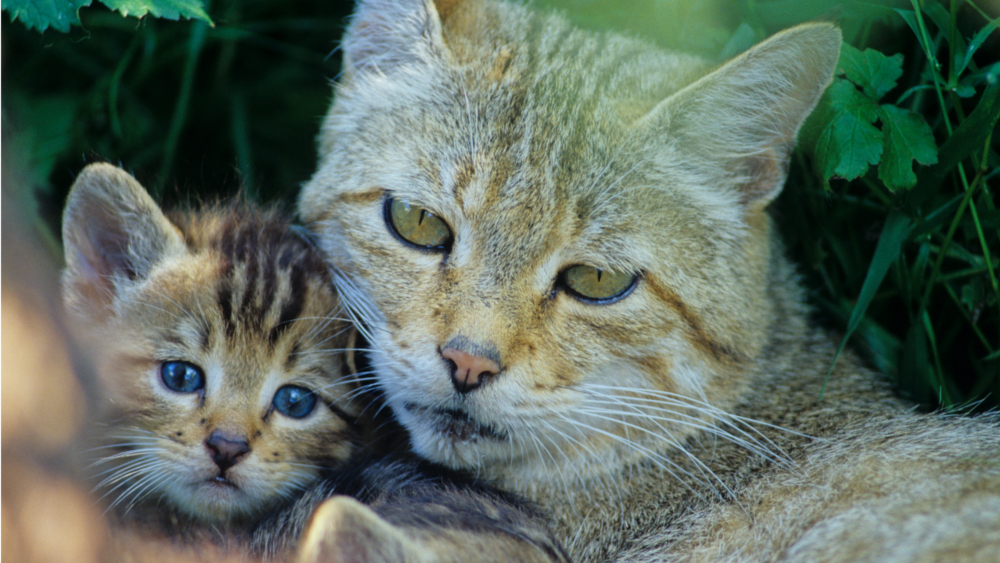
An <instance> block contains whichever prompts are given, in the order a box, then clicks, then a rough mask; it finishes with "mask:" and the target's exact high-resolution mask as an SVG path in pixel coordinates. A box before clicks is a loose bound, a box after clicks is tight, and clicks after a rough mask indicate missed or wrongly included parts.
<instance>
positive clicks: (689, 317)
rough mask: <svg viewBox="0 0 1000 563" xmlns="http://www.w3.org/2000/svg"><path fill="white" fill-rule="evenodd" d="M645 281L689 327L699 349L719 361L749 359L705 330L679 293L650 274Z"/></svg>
mask: <svg viewBox="0 0 1000 563" xmlns="http://www.w3.org/2000/svg"><path fill="white" fill-rule="evenodd" d="M643 281H644V282H645V283H646V284H647V285H648V286H649V288H650V290H652V292H653V295H655V296H656V297H657V298H658V299H660V301H662V302H663V303H664V304H666V305H667V306H668V307H670V308H671V309H672V310H673V311H674V312H675V313H677V315H678V316H679V317H680V318H681V319H682V320H683V321H684V324H686V325H687V327H688V334H689V335H690V337H691V339H690V342H691V343H692V344H694V345H695V347H697V348H698V349H699V350H701V351H702V352H706V353H708V354H709V355H711V356H712V357H713V358H715V360H716V361H718V362H726V363H744V362H747V361H748V360H749V358H747V357H746V356H745V355H743V354H742V353H740V352H738V351H736V350H733V349H732V348H730V347H729V346H726V345H725V344H723V343H721V342H719V341H717V340H715V339H714V338H713V337H712V335H711V334H709V333H708V332H707V331H705V329H704V328H703V326H702V321H701V318H700V317H699V316H698V315H697V314H696V313H695V312H693V311H691V310H690V309H688V307H687V305H685V304H684V301H682V300H681V298H680V296H679V295H677V294H676V293H674V292H673V291H672V290H670V289H668V288H666V287H662V286H660V285H659V284H657V283H656V281H654V280H653V277H652V276H650V275H649V274H646V275H645V276H643Z"/></svg>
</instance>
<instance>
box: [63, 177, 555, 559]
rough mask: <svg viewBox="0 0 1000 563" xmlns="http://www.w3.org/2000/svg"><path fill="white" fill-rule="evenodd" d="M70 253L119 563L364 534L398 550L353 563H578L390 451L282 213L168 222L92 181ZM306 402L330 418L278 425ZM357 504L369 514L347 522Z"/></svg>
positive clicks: (254, 550) (466, 485) (524, 521)
mask: <svg viewBox="0 0 1000 563" xmlns="http://www.w3.org/2000/svg"><path fill="white" fill-rule="evenodd" d="M64 241H65V250H66V257H67V270H66V272H65V273H64V280H63V281H64V299H65V301H66V303H67V305H68V307H69V309H70V310H71V312H72V314H73V321H74V323H73V324H74V325H75V326H74V328H75V329H77V332H78V333H79V336H80V338H81V339H82V340H83V341H84V342H85V343H86V344H87V346H88V349H89V350H91V351H92V353H93V358H94V360H95V365H96V367H97V370H98V373H99V376H100V379H101V382H102V385H103V387H102V388H101V389H100V390H99V392H98V393H97V395H99V396H101V397H102V402H103V404H102V405H101V406H102V407H103V408H102V415H103V420H102V421H101V422H102V424H101V425H100V426H99V427H97V428H94V429H92V431H91V432H90V433H91V434H93V435H94V437H95V440H96V441H97V443H98V444H100V445H101V446H102V447H99V448H98V449H95V450H92V451H91V455H92V457H93V458H94V462H95V463H94V466H93V467H95V468H96V469H95V473H98V476H97V478H96V481H95V483H98V486H97V490H98V492H99V493H100V494H102V495H104V496H103V497H102V500H105V503H103V504H105V505H107V507H108V508H109V510H108V512H107V514H108V517H109V520H111V521H112V544H113V547H112V548H111V550H110V551H111V555H109V558H111V559H118V558H120V559H122V560H129V559H142V558H143V557H146V555H144V554H148V553H150V552H154V551H155V547H150V546H156V545H157V544H159V543H166V544H168V545H171V546H174V547H170V548H169V549H167V550H166V551H164V557H165V558H168V559H169V560H185V559H186V558H187V556H186V555H185V553H187V549H188V548H189V547H191V550H192V555H191V557H190V559H191V560H199V561H200V560H211V559H213V558H214V557H216V556H218V557H225V558H226V559H227V560H228V559H229V558H233V559H242V558H248V559H258V558H263V559H268V560H270V559H280V560H292V559H295V560H297V561H302V562H303V563H305V562H313V561H326V560H327V559H326V558H324V557H322V556H318V557H317V556H316V555H315V554H313V555H309V554H307V553H306V552H307V551H309V549H311V546H310V544H309V542H307V543H306V545H304V546H302V547H301V549H299V547H300V546H299V543H300V538H301V536H302V535H303V533H306V532H308V531H309V530H315V529H325V528H324V527H325V526H327V525H329V524H331V523H332V522H335V519H336V518H338V517H348V518H354V519H355V520H354V521H356V522H360V523H361V524H362V525H363V526H366V527H364V528H362V529H359V530H355V531H356V532H357V533H358V534H360V535H363V536H373V537H374V536H377V537H381V538H384V539H385V540H386V543H385V545H386V546H394V547H393V549H391V550H389V551H386V552H381V551H372V552H353V553H344V554H342V555H344V558H343V559H339V560H342V561H356V562H358V563H361V562H378V561H385V562H394V561H402V560H407V561H421V560H422V559H421V558H422V557H423V554H424V553H436V554H437V555H438V557H437V558H438V560H441V561H445V560H451V561H468V560H470V559H471V558H473V557H475V558H476V559H479V560H484V561H489V560H491V559H490V558H491V557H492V558H495V559H492V560H496V561H503V560H514V559H516V560H523V561H539V562H545V561H567V560H568V559H567V557H566V556H565V554H564V552H563V551H562V548H561V547H560V546H559V543H558V541H556V540H555V539H554V538H553V536H552V534H551V532H550V531H549V528H548V527H547V525H546V523H545V522H544V520H542V518H541V517H540V516H539V514H538V513H536V512H535V511H534V509H532V508H531V507H530V506H528V505H527V504H526V503H525V502H524V501H522V500H520V499H517V498H515V497H513V496H511V495H504V494H501V493H498V492H496V491H494V490H492V489H490V488H489V487H487V486H485V485H483V484H482V483H477V482H475V481H474V480H471V479H469V478H467V477H465V476H462V475H458V474H455V473H451V472H448V471H445V470H442V469H440V468H435V467H433V466H431V465H429V464H426V463H419V462H417V461H415V460H414V459H412V458H410V457H407V456H405V455H403V454H400V453H399V452H395V451H394V450H392V449H391V448H389V447H388V446H386V445H385V444H384V443H383V441H382V440H379V439H378V435H379V434H387V433H388V432H390V431H391V428H393V427H391V426H390V427H389V429H390V430H386V429H385V428H383V427H381V426H380V425H381V424H383V423H385V421H384V420H378V419H376V418H375V417H373V413H374V412H375V411H376V410H377V405H371V404H369V401H370V398H369V397H368V396H367V395H366V394H362V393H360V392H359V383H358V382H357V381H355V380H354V379H353V378H352V377H350V376H348V375H347V372H348V370H347V368H346V366H345V364H344V356H345V354H344V352H345V349H344V348H345V347H346V346H347V345H348V343H349V339H348V332H347V329H348V325H347V321H346V318H345V317H343V316H338V315H339V313H340V305H339V300H338V298H337V295H336V293H335V291H334V288H333V286H332V284H331V275H330V269H329V266H328V265H327V263H326V261H325V260H324V259H323V257H322V255H321V254H320V253H319V251H318V250H317V249H316V248H315V247H314V246H313V245H312V243H311V242H310V241H308V240H307V239H306V238H305V237H304V236H303V234H301V233H300V232H298V231H296V230H295V229H293V228H292V227H291V225H290V223H289V221H288V219H287V218H286V217H284V216H282V215H281V214H280V213H277V212H274V211H264V210H261V209H259V208H257V207H254V206H252V205H249V204H233V205H220V206H215V207H206V208H204V209H201V210H196V211H188V212H176V213H171V214H169V215H164V214H163V213H162V212H161V211H160V209H159V207H158V206H157V205H156V204H155V203H154V202H153V201H152V199H151V198H150V197H149V195H148V194H146V192H145V190H144V189H143V188H142V186H140V185H139V184H138V183H137V182H136V181H135V180H134V179H133V178H132V177H131V176H129V175H128V174H127V173H125V172H124V171H123V170H121V169H119V168H116V167H114V166H111V165H107V164H95V165H91V166H89V167H87V168H86V169H84V170H83V171H82V172H81V174H80V176H79V178H78V179H77V182H76V183H75V184H74V187H73V189H72V190H71V193H70V197H69V201H68V203H67V208H66V212H65V221H64ZM177 361H184V362H188V363H190V364H194V365H197V366H198V367H199V368H201V370H202V373H203V375H204V386H203V387H202V388H201V389H197V390H193V391H191V392H181V391H178V390H176V389H173V390H172V389H169V388H168V386H166V384H165V381H164V380H162V375H161V374H160V372H159V371H158V370H159V369H160V367H161V366H162V365H163V364H165V363H169V362H177ZM289 384H292V385H298V386H304V387H307V388H309V389H310V390H312V391H313V392H314V393H315V394H316V395H317V396H318V404H317V406H316V408H315V409H314V410H313V411H311V412H310V413H309V414H307V415H305V416H303V417H291V416H286V415H285V414H283V413H282V412H280V411H279V410H278V409H277V407H276V404H275V403H274V402H272V398H273V397H274V396H275V392H276V390H277V389H279V388H280V387H281V386H284V385H289ZM221 432H225V433H226V434H225V436H226V437H227V440H229V441H234V442H235V441H236V440H245V444H244V445H245V448H246V449H245V451H244V452H243V453H241V454H240V456H239V457H238V458H237V459H236V461H231V463H228V464H218V462H214V461H213V459H214V458H213V455H214V454H213V453H212V452H213V447H217V446H212V444H213V440H214V439H215V438H213V437H215V436H216V435H217V433H221ZM389 438H391V436H390V437H389ZM391 441H392V440H391V439H388V438H387V439H386V440H385V442H391ZM214 443H218V442H214ZM383 447H384V448H385V451H381V448H383ZM380 452H381V453H380ZM380 456H381V457H380ZM343 495H347V496H350V497H353V498H357V499H359V500H360V501H363V502H364V503H365V504H366V505H368V506H363V505H360V504H357V503H354V504H351V505H348V506H349V507H350V508H349V511H346V512H345V511H340V512H337V511H336V510H330V507H331V506H333V507H340V506H343V503H344V498H343ZM321 506H325V507H326V508H324V509H323V510H321V514H320V515H319V516H316V517H315V518H314V516H313V513H314V512H315V511H316V509H317V508H318V507H321ZM390 540H392V541H391V542H390ZM393 542H395V543H393ZM345 545H346V544H345ZM192 546H193V547H192ZM206 546H207V547H206ZM342 547H343V546H342ZM428 550H430V551H428ZM483 552H486V553H487V554H488V556H487V557H486V558H483V556H482V553H483ZM309 553H312V552H309ZM206 554H207V555H206ZM215 554H218V555H215ZM320 555H321V554H320Z"/></svg>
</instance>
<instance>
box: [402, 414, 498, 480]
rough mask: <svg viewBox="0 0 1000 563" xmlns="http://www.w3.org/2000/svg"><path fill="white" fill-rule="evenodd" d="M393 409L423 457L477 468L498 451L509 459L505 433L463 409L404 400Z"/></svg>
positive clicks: (456, 465) (453, 464)
mask: <svg viewBox="0 0 1000 563" xmlns="http://www.w3.org/2000/svg"><path fill="white" fill-rule="evenodd" d="M395 412H397V413H398V416H399V419H400V422H401V423H402V424H403V426H404V427H406V428H407V429H408V430H409V432H410V437H411V441H412V444H413V448H414V451H416V453H417V454H418V455H420V456H422V457H424V458H426V459H429V460H431V461H435V462H437V463H441V464H443V465H446V466H449V467H454V468H469V467H479V466H481V465H482V464H483V463H484V462H487V461H489V460H490V459H491V458H492V457H499V456H500V455H501V454H502V456H503V458H504V459H509V443H508V442H509V441H510V438H509V436H508V434H507V432H506V431H504V430H503V429H502V428H499V427H497V426H494V425H491V424H488V423H485V422H482V421H479V420H476V419H475V418H473V417H472V416H470V415H469V414H468V413H466V412H464V411H461V410H457V409H445V408H435V407H428V406H423V405H418V404H416V403H406V404H404V405H403V408H401V409H398V410H396V411H395ZM491 454H496V455H491Z"/></svg>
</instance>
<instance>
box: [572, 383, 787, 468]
mask: <svg viewBox="0 0 1000 563" xmlns="http://www.w3.org/2000/svg"><path fill="white" fill-rule="evenodd" d="M609 399H610V398H609V397H605V398H604V399H593V398H591V400H590V402H591V403H593V404H611V405H614V406H626V407H628V408H630V409H632V410H633V412H631V413H624V412H621V411H618V410H613V411H607V412H608V413H614V414H619V415H622V416H630V417H633V418H641V419H643V420H648V421H652V422H653V423H654V424H655V425H656V426H657V427H658V428H660V429H661V430H662V431H663V432H664V433H669V430H668V429H666V428H664V427H663V426H662V424H660V423H661V422H668V423H671V424H676V425H679V426H685V427H689V428H693V429H695V430H699V431H703V432H706V433H708V434H710V435H712V436H715V437H717V438H722V439H724V440H727V441H730V442H732V443H735V444H737V445H739V446H741V447H743V448H744V449H746V450H748V451H750V452H752V453H754V454H755V455H758V456H760V457H762V458H765V459H767V460H769V461H771V462H774V463H776V464H779V465H781V466H783V467H786V468H788V469H790V470H794V469H795V465H794V463H792V462H791V461H790V458H789V457H788V456H787V455H786V454H785V453H784V452H783V451H782V450H781V448H779V447H778V446H777V445H776V444H774V443H773V442H771V441H770V440H767V439H765V440H766V442H767V444H768V445H769V446H770V447H769V446H768V445H765V444H762V443H761V442H760V441H758V440H757V439H756V438H755V437H754V436H752V435H751V434H749V433H747V432H745V431H743V430H742V429H741V428H739V427H738V426H735V425H732V424H729V422H728V421H727V420H726V417H725V416H724V415H717V414H715V413H705V414H707V415H708V416H709V417H710V419H711V420H712V421H714V422H716V423H722V424H724V425H727V426H729V427H730V428H733V429H734V430H735V431H736V432H738V433H739V434H742V435H743V437H742V438H741V437H740V436H737V435H735V434H733V433H732V432H729V431H726V430H724V429H723V428H720V427H719V426H717V425H715V424H710V423H708V422H706V421H704V420H703V419H702V418H699V417H696V416H692V415H688V414H686V413H680V412H677V411H674V410H672V409H664V408H659V407H651V406H649V405H641V406H637V405H634V404H631V403H628V402H627V401H623V400H621V398H615V399H610V400H609ZM648 410H654V411H656V412H659V413H661V414H665V415H667V416H657V415H655V414H650V413H649V412H646V411H648ZM685 419H688V420H685ZM647 431H648V430H647Z"/></svg>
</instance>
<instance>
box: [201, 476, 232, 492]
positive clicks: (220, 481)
mask: <svg viewBox="0 0 1000 563" xmlns="http://www.w3.org/2000/svg"><path fill="white" fill-rule="evenodd" d="M208 482H209V484H211V485H214V486H217V487H227V488H231V489H239V487H237V486H236V484H235V483H233V482H232V481H230V480H229V479H226V478H225V477H223V476H222V475H216V476H215V477H212V478H211V479H209V480H208Z"/></svg>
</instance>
